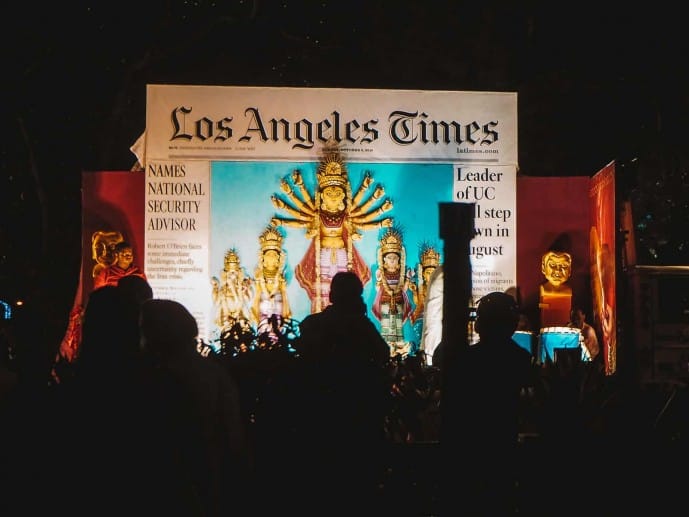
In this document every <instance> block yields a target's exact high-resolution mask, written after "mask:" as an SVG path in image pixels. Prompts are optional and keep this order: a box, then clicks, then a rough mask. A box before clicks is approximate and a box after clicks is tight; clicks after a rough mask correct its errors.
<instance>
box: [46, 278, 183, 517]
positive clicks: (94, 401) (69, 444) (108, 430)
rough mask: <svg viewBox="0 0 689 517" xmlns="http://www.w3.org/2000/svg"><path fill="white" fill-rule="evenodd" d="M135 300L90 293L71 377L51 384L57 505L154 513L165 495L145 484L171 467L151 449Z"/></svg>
mask: <svg viewBox="0 0 689 517" xmlns="http://www.w3.org/2000/svg"><path fill="white" fill-rule="evenodd" d="M133 303H134V302H132V301H131V300H130V299H129V298H128V297H127V296H126V295H125V294H124V293H123V292H122V291H121V290H120V289H119V287H116V286H103V287H100V288H98V289H96V290H94V291H92V292H91V293H90V295H89V298H88V301H87V304H86V308H85V311H84V318H83V339H82V344H81V347H80V349H79V355H78V356H77V358H76V363H75V368H74V375H73V376H71V377H69V378H65V380H64V382H62V383H61V384H60V385H59V386H58V387H57V388H56V389H57V390H58V391H59V392H60V394H61V397H60V401H61V415H60V416H61V418H60V425H59V426H55V428H54V443H53V445H54V455H53V456H52V459H53V461H54V463H55V465H57V466H59V467H57V468H56V470H57V471H59V475H56V476H55V480H54V483H55V486H56V493H58V494H60V493H63V494H70V496H69V497H59V498H57V499H56V500H55V505H56V506H55V508H56V511H59V510H62V511H69V513H70V514H72V515H93V514H94V513H104V512H111V513H122V514H124V513H129V512H131V511H132V509H133V508H135V509H136V511H141V512H145V511H148V512H155V511H157V510H159V508H160V503H161V501H162V502H164V501H165V500H164V499H161V494H165V493H166V491H165V490H164V489H163V488H161V487H160V485H157V483H156V486H154V484H152V483H151V482H150V479H151V477H159V473H160V472H161V471H162V472H165V473H167V472H170V469H162V468H161V466H160V461H161V458H165V457H167V456H168V452H167V451H166V452H165V453H160V452H159V450H158V449H157V448H156V444H157V436H158V435H159V431H158V429H157V428H156V427H155V426H154V423H155V421H154V420H152V419H151V418H150V417H151V412H150V406H151V405H152V404H151V402H150V396H149V391H148V388H147V377H148V374H150V372H149V371H147V370H146V369H145V367H144V365H143V364H142V361H141V354H140V352H139V343H138V330H137V328H138V310H137V307H136V306H133V305H132V304H133ZM115 473H119V474H117V475H115ZM169 484H170V483H168V482H166V483H164V485H165V486H167V485H169ZM167 509H168V510H169V509H170V507H168V508H167Z"/></svg>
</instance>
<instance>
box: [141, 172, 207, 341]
mask: <svg viewBox="0 0 689 517" xmlns="http://www.w3.org/2000/svg"><path fill="white" fill-rule="evenodd" d="M208 177H209V163H208V162H204V161H192V160H189V161H168V160H151V161H149V162H148V164H147V165H146V206H145V209H144V212H145V217H144V219H145V222H146V246H145V271H146V276H147V277H148V281H149V283H150V284H151V287H152V288H153V293H154V296H155V297H156V298H164V299H168V300H176V301H178V302H180V303H182V304H183V305H184V306H185V307H186V308H187V309H189V311H190V312H191V313H192V314H193V315H194V317H195V318H196V321H197V323H198V325H199V335H200V336H202V337H204V338H205V336H207V334H208V328H209V316H210V315H209V310H208V300H209V299H210V297H211V286H210V283H209V280H208V279H209V275H208V251H209V228H210V223H209V213H210V195H209V194H210V193H209V185H208Z"/></svg>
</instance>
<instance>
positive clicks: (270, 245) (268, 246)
mask: <svg viewBox="0 0 689 517" xmlns="http://www.w3.org/2000/svg"><path fill="white" fill-rule="evenodd" d="M258 242H259V244H260V245H261V251H262V252H264V253H265V252H266V251H268V250H275V251H277V252H278V253H280V254H282V234H281V233H280V232H279V231H278V229H277V228H275V227H274V226H268V228H266V229H265V230H264V231H263V233H262V234H261V235H260V236H259V238H258Z"/></svg>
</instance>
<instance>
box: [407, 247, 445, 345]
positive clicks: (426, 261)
mask: <svg viewBox="0 0 689 517" xmlns="http://www.w3.org/2000/svg"><path fill="white" fill-rule="evenodd" d="M439 265H440V253H438V251H437V250H436V249H435V248H434V247H433V246H431V245H430V244H428V243H424V244H422V245H421V247H420V249H419V263H418V264H417V265H416V274H415V275H414V276H413V277H412V281H411V282H409V290H410V291H411V294H412V301H413V302H414V311H413V312H412V313H411V316H410V317H409V320H410V321H411V324H412V328H413V329H414V334H415V335H416V343H417V345H416V346H415V347H413V348H414V349H413V350H411V352H410V353H411V354H412V355H416V352H418V346H419V345H418V344H419V343H421V338H422V335H423V313H424V307H425V304H426V297H427V293H428V287H429V285H430V279H431V275H433V272H434V271H435V270H436V269H437V268H438V266H439ZM414 277H415V278H414ZM414 280H415V281H414Z"/></svg>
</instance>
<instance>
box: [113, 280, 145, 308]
mask: <svg viewBox="0 0 689 517" xmlns="http://www.w3.org/2000/svg"><path fill="white" fill-rule="evenodd" d="M117 288H118V289H119V290H120V292H121V293H122V296H123V297H124V300H125V302H131V303H136V304H139V303H142V302H144V301H146V300H150V299H151V298H153V289H152V288H151V284H149V283H148V281H147V280H146V279H145V278H143V277H140V276H138V275H127V276H123V277H122V278H120V279H119V280H118V281H117Z"/></svg>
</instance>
